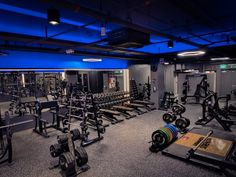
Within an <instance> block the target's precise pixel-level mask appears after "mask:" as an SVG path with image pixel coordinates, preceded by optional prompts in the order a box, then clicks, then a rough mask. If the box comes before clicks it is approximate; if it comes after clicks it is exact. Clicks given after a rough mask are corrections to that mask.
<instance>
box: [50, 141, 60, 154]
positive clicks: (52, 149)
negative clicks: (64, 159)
mask: <svg viewBox="0 0 236 177" xmlns="http://www.w3.org/2000/svg"><path fill="white" fill-rule="evenodd" d="M61 153H62V148H61V145H60V144H54V145H51V146H50V154H51V156H52V157H58V156H59V155H61Z"/></svg>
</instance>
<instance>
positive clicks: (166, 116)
mask: <svg viewBox="0 0 236 177" xmlns="http://www.w3.org/2000/svg"><path fill="white" fill-rule="evenodd" d="M176 118H177V116H176V115H175V114H174V113H172V112H167V113H164V114H163V116H162V119H163V121H164V122H165V123H167V124H169V123H172V122H174V121H175V120H176Z"/></svg>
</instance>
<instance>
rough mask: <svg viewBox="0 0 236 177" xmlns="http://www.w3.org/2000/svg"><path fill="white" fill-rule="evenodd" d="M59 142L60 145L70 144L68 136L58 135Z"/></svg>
mask: <svg viewBox="0 0 236 177" xmlns="http://www.w3.org/2000/svg"><path fill="white" fill-rule="evenodd" d="M57 142H58V144H67V142H68V138H67V135H58V136H57Z"/></svg>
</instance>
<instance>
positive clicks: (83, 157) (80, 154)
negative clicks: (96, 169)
mask: <svg viewBox="0 0 236 177" xmlns="http://www.w3.org/2000/svg"><path fill="white" fill-rule="evenodd" d="M75 157H76V163H77V166H79V167H81V166H84V165H85V164H87V163H88V154H87V152H86V151H85V149H84V148H83V147H76V148H75Z"/></svg>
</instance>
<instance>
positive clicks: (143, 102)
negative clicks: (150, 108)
mask: <svg viewBox="0 0 236 177" xmlns="http://www.w3.org/2000/svg"><path fill="white" fill-rule="evenodd" d="M133 102H134V103H137V104H148V105H154V103H153V102H150V101H143V100H134V101H133Z"/></svg>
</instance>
